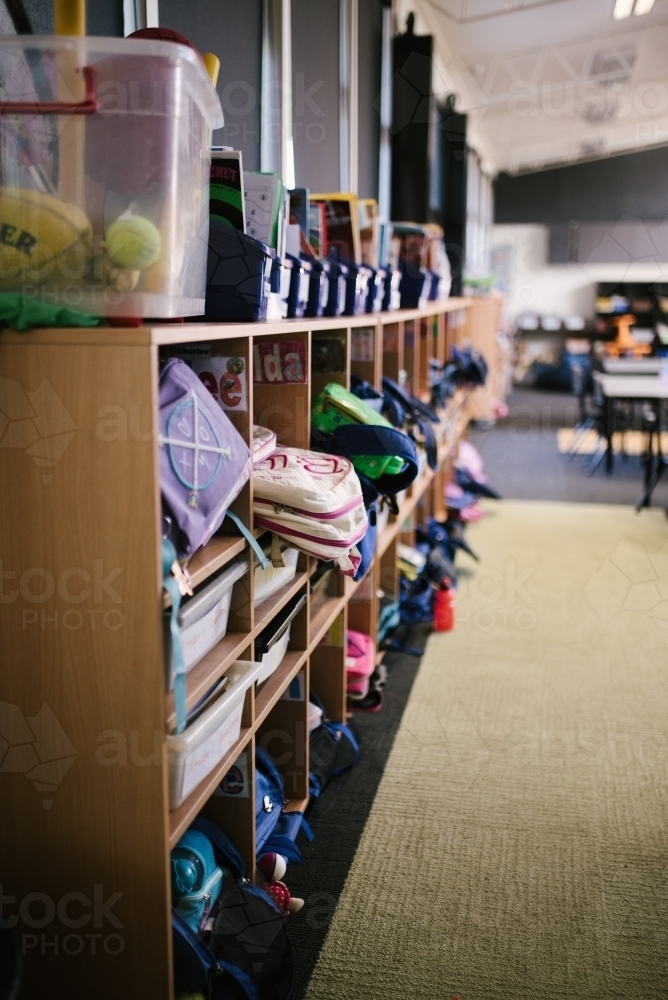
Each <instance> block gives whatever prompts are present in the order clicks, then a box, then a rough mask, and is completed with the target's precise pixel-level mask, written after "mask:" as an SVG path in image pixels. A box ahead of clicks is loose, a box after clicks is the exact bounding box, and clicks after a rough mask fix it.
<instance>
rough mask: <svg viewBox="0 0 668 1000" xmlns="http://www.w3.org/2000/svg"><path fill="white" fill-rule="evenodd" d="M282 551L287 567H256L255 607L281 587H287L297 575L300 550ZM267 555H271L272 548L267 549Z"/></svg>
mask: <svg viewBox="0 0 668 1000" xmlns="http://www.w3.org/2000/svg"><path fill="white" fill-rule="evenodd" d="M281 551H282V555H283V561H284V562H285V566H272V565H271V564H270V565H269V566H267V568H266V569H262V567H261V566H256V567H255V577H254V580H253V583H254V585H255V586H254V594H255V597H254V599H253V604H254V606H255V607H257V606H258V605H259V604H262V603H263V602H264V601H266V600H268V599H269V598H270V597H273V595H274V594H275V593H276V592H277V591H279V590H280V589H281V587H285V585H286V584H287V583H290V582H291V581H292V580H294V578H295V576H296V574H297V559H298V558H299V550H298V549H292V548H285V549H284V548H283V546H281ZM266 555H268V556H269V555H270V547H268V548H267V550H266Z"/></svg>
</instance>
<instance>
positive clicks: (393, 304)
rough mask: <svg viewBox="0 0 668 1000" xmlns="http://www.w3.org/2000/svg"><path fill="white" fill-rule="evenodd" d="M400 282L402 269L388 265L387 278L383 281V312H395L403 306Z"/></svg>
mask: <svg viewBox="0 0 668 1000" xmlns="http://www.w3.org/2000/svg"><path fill="white" fill-rule="evenodd" d="M400 283H401V271H395V270H393V269H392V268H389V267H388V268H387V269H386V270H385V279H384V282H383V302H382V307H381V308H382V311H383V312H394V310H395V309H399V308H400V307H401V293H400V291H399V285H400Z"/></svg>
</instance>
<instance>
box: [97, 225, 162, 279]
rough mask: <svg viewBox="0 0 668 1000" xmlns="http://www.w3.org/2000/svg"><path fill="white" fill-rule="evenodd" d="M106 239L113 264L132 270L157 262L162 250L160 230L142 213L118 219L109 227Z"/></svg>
mask: <svg viewBox="0 0 668 1000" xmlns="http://www.w3.org/2000/svg"><path fill="white" fill-rule="evenodd" d="M104 240H105V243H106V245H107V253H108V254H109V258H110V260H111V262H112V264H115V265H116V267H125V268H129V269H130V270H132V271H136V270H139V269H141V268H144V267H150V266H151V264H155V262H156V261H157V260H158V258H159V257H160V252H161V250H162V240H161V238H160V231H159V230H158V228H157V227H156V226H154V225H153V223H152V222H149V220H148V219H144V218H142V216H141V215H131V216H129V218H127V219H116V221H115V222H112V224H111V225H110V226H109V228H108V229H107V232H106V233H105V237H104Z"/></svg>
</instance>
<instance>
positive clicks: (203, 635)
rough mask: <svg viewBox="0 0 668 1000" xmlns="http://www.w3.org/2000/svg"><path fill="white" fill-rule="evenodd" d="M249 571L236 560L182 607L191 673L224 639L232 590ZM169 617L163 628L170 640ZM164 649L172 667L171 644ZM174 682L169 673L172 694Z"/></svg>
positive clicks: (181, 625)
mask: <svg viewBox="0 0 668 1000" xmlns="http://www.w3.org/2000/svg"><path fill="white" fill-rule="evenodd" d="M248 569H249V563H248V560H247V559H237V560H235V561H234V562H232V563H230V564H229V566H226V567H225V569H224V570H223V571H222V573H219V574H218V576H216V577H214V578H213V580H212V581H211V582H209V583H207V585H206V586H205V587H203V588H202V589H201V590H199V591H198V592H197V593H196V594H195V595H194V596H193V597H191V598H190V600H188V601H186V602H184V603H183V604H182V605H181V607H180V609H179V614H178V622H179V628H180V629H181V646H182V648H183V658H184V660H185V665H186V670H192V668H193V667H194V666H195V665H196V664H197V663H199V661H200V660H201V659H202V658H203V657H204V656H206V654H207V653H208V652H209V650H211V649H213V647H214V646H215V645H216V643H217V642H219V641H220V640H221V639H222V638H223V636H224V635H225V632H226V631H227V619H228V616H229V613H230V602H231V600H232V587H233V586H234V584H235V583H236V582H237V580H240V579H241V577H242V576H244V575H245V574H246V573H247V572H248ZM169 616H170V612H169V611H166V612H165V614H164V626H165V633H166V635H167V636H168V635H169ZM165 646H166V649H167V652H168V654H169V655H168V663H171V652H170V647H169V644H168V643H165ZM173 681H174V678H173V677H172V676H171V669H170V677H169V688H170V690H171V688H172V687H173Z"/></svg>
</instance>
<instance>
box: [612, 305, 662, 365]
mask: <svg viewBox="0 0 668 1000" xmlns="http://www.w3.org/2000/svg"><path fill="white" fill-rule="evenodd" d="M612 322H613V323H614V324H615V326H616V327H617V336H616V338H615V340H613V341H610V343H607V344H606V345H605V352H606V354H607V355H608V356H609V357H611V358H619V357H621V355H622V354H631V355H633V357H634V358H640V357H642V356H643V354H651V352H652V347H651V344H638V343H637V342H636V340H635V339H634V337H633V334H632V333H631V327H632V326H633V324H634V323H635V322H636V317H635V316H633V315H632V314H631V313H625V314H624V315H623V316H615V318H614V319H613V321H612Z"/></svg>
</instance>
